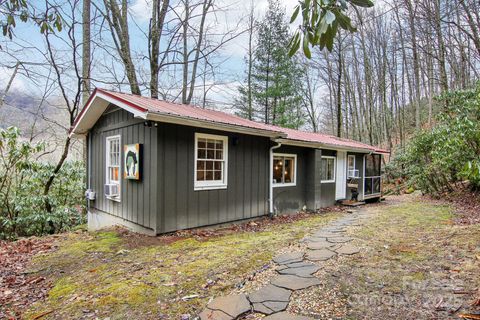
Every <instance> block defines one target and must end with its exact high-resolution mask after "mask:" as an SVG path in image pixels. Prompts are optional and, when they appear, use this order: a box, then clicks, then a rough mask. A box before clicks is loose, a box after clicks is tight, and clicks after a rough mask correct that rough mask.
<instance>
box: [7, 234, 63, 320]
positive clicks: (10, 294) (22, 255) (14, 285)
mask: <svg viewBox="0 0 480 320" xmlns="http://www.w3.org/2000/svg"><path fill="white" fill-rule="evenodd" d="M52 243H53V238H52V237H44V238H36V237H33V238H29V239H22V240H18V241H15V242H6V241H0V306H2V307H1V308H0V319H16V318H17V317H19V315H20V314H21V312H22V310H24V309H25V308H26V307H28V306H29V305H31V304H32V303H34V302H35V301H37V300H40V299H43V298H44V297H45V296H46V295H47V292H48V289H49V288H50V286H51V284H50V282H48V281H46V280H45V278H44V277H42V276H40V275H36V274H33V273H31V272H28V271H26V268H27V266H28V263H29V262H30V260H31V258H32V257H33V256H34V255H37V254H41V253H45V252H49V251H52V250H53V249H54V246H53V244H52Z"/></svg>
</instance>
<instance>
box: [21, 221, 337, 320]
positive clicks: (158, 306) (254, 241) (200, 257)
mask: <svg viewBox="0 0 480 320" xmlns="http://www.w3.org/2000/svg"><path fill="white" fill-rule="evenodd" d="M336 216H338V213H329V214H319V215H310V216H307V217H305V218H303V219H300V220H296V221H294V222H290V223H280V224H275V225H272V226H269V227H268V228H264V229H263V230H256V231H243V230H241V229H240V231H231V232H225V233H221V234H220V235H214V236H210V237H194V236H184V237H180V238H176V239H174V240H173V241H161V239H162V237H157V240H158V241H152V239H148V238H147V237H145V238H140V239H144V242H145V243H142V240H138V239H137V240H136V242H135V245H132V243H131V241H130V240H128V237H125V236H124V234H125V232H121V231H120V230H111V231H104V232H93V233H88V232H77V233H70V234H67V235H64V236H62V237H60V238H59V240H58V246H59V247H58V250H56V251H55V252H52V253H48V254H45V255H41V256H37V257H36V258H35V259H34V261H33V264H32V265H31V267H30V269H31V270H32V271H33V272H36V273H38V274H39V275H42V276H44V277H46V278H47V279H49V280H50V281H52V283H53V287H52V289H51V290H50V291H49V294H48V298H47V300H46V301H42V302H40V303H36V304H34V305H33V306H32V307H31V308H30V309H29V310H28V311H27V312H26V313H25V315H24V318H26V319H32V318H35V317H38V316H39V315H44V316H42V319H45V318H47V319H74V318H75V319H78V318H87V319H89V318H99V319H104V318H106V317H108V318H109V319H179V318H181V315H183V314H190V315H191V316H192V317H193V316H194V315H196V314H198V313H199V312H200V311H201V310H202V309H203V308H204V307H205V305H206V304H207V302H208V299H209V298H211V297H212V296H218V295H221V294H225V293H228V292H229V291H231V290H233V289H234V287H235V285H236V284H238V283H241V282H242V281H243V280H244V279H245V278H246V277H248V276H249V275H251V274H252V273H253V272H255V271H256V270H259V269H260V268H262V267H263V266H264V265H265V264H266V263H269V262H270V260H271V258H272V256H273V255H274V254H275V252H276V251H277V250H279V249H280V248H282V247H286V246H288V245H289V244H290V243H295V242H296V241H298V240H299V239H300V238H301V237H303V236H304V234H305V233H307V232H309V231H310V230H312V229H314V228H318V227H319V226H321V225H323V224H325V223H327V222H328V221H330V220H331V219H333V218H334V217H336Z"/></svg>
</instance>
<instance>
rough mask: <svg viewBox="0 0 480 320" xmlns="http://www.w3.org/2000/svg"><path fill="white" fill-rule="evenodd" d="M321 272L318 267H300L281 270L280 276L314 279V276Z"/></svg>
mask: <svg viewBox="0 0 480 320" xmlns="http://www.w3.org/2000/svg"><path fill="white" fill-rule="evenodd" d="M318 270H320V267H319V266H317V265H311V266H305V267H298V268H286V269H283V270H280V271H279V272H278V273H280V274H291V275H294V276H299V277H312V274H314V273H315V272H317V271H318Z"/></svg>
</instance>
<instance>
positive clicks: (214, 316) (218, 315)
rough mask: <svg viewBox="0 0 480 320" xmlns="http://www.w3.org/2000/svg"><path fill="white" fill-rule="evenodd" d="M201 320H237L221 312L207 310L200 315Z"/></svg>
mask: <svg viewBox="0 0 480 320" xmlns="http://www.w3.org/2000/svg"><path fill="white" fill-rule="evenodd" d="M198 316H199V317H200V319H201V320H232V319H235V318H233V317H231V316H229V315H228V314H226V313H225V312H222V311H219V310H210V309H205V310H203V311H202V312H201V313H200V314H199V315H198Z"/></svg>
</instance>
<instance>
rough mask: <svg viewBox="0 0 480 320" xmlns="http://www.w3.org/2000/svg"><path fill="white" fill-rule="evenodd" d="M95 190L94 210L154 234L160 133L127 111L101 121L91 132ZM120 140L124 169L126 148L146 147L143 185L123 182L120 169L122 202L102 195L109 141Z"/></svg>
mask: <svg viewBox="0 0 480 320" xmlns="http://www.w3.org/2000/svg"><path fill="white" fill-rule="evenodd" d="M91 134H92V146H91V151H92V176H91V183H92V186H91V187H92V189H93V190H95V191H96V192H97V198H96V200H95V201H94V202H93V203H92V206H93V208H94V209H96V210H99V211H103V212H106V213H109V214H111V215H114V216H117V217H120V218H122V219H125V220H128V221H130V222H133V223H136V224H139V225H142V226H144V227H147V228H150V229H153V230H155V228H156V224H157V222H156V218H157V205H158V204H157V202H156V199H155V197H152V196H151V194H150V193H151V192H153V194H155V193H156V188H157V183H156V175H157V143H158V142H157V136H158V134H157V129H156V128H155V127H146V126H145V125H144V123H143V121H141V120H136V119H134V118H133V115H132V114H130V113H128V112H127V111H124V110H116V111H114V110H112V108H109V110H107V112H106V113H105V114H104V115H103V116H102V117H101V118H100V119H99V120H98V122H97V123H96V124H95V126H94V127H93V129H92V131H91ZM114 135H120V136H121V141H120V142H121V151H122V152H121V153H122V159H121V165H122V166H123V157H124V154H123V146H124V145H125V144H133V143H141V144H143V146H144V148H143V160H142V166H143V172H142V177H141V181H134V180H125V179H123V167H122V169H121V172H120V173H121V177H122V178H121V201H120V202H118V201H112V200H110V199H107V198H106V197H105V195H104V192H103V187H104V185H105V181H106V138H107V137H109V136H114Z"/></svg>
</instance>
